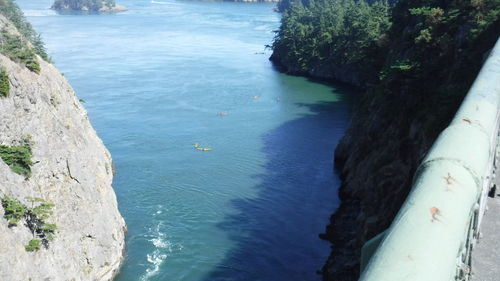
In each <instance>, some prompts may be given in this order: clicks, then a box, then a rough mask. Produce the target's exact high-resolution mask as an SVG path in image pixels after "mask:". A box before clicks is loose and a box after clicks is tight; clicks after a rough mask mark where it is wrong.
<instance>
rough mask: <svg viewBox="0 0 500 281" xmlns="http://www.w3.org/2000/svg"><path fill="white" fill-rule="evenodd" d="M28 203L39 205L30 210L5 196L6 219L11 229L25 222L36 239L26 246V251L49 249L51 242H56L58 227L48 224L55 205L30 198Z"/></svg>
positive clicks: (3, 202) (3, 203) (3, 204)
mask: <svg viewBox="0 0 500 281" xmlns="http://www.w3.org/2000/svg"><path fill="white" fill-rule="evenodd" d="M28 201H30V202H31V203H32V204H33V205H35V204H38V205H37V206H32V208H28V207H27V206H25V205H24V204H22V203H21V202H19V201H18V200H14V199H11V198H10V197H8V196H5V197H3V198H2V207H3V208H4V218H5V219H7V221H8V224H9V227H14V226H17V224H18V223H19V222H20V221H21V220H24V221H25V225H26V226H27V227H28V228H29V230H30V231H31V233H32V234H33V237H34V238H33V239H32V240H31V241H30V242H29V244H28V245H26V251H29V252H32V251H35V250H38V249H40V245H43V246H44V247H45V248H48V247H49V242H50V241H52V240H54V235H55V232H56V230H57V226H56V225H55V224H51V223H47V222H46V220H47V219H49V218H50V216H51V215H52V208H54V206H55V205H54V204H52V203H49V202H47V201H45V200H44V199H42V198H28Z"/></svg>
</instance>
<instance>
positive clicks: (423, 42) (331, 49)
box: [273, 0, 500, 281]
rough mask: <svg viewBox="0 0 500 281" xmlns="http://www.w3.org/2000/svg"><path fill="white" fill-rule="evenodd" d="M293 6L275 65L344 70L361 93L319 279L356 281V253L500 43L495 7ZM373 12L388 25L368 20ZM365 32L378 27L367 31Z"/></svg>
mask: <svg viewBox="0 0 500 281" xmlns="http://www.w3.org/2000/svg"><path fill="white" fill-rule="evenodd" d="M297 1H300V0H296V1H288V2H289V3H288V6H289V8H286V7H285V9H286V10H285V12H284V15H283V18H282V25H281V28H280V30H279V32H278V33H277V37H276V41H275V43H274V46H273V47H274V54H273V60H274V61H277V62H278V63H280V64H282V65H284V67H285V69H286V70H288V71H289V72H295V71H297V70H298V72H299V73H300V74H306V75H312V76H317V75H319V76H321V74H322V73H321V71H322V70H325V69H326V70H328V67H329V66H330V67H331V65H333V64H339V63H340V65H341V66H348V67H347V68H345V70H346V71H353V72H354V73H355V74H356V75H359V76H362V77H363V78H364V81H365V83H364V85H363V86H364V87H365V88H366V89H367V91H366V94H365V95H364V96H363V97H362V99H361V102H360V104H359V105H358V106H357V109H356V110H355V112H354V116H353V119H352V121H351V124H350V128H349V129H348V130H347V132H346V136H345V137H344V138H343V140H342V141H341V142H340V144H339V145H338V147H337V149H336V153H335V156H336V164H337V166H338V167H339V168H340V170H341V176H342V178H343V184H342V186H341V188H340V191H339V192H340V197H341V199H342V204H341V206H340V208H339V210H338V211H337V213H336V214H335V215H334V216H332V218H331V225H330V226H329V227H328V228H327V232H326V234H325V235H322V237H323V238H326V239H328V240H330V241H331V242H333V243H334V244H335V247H334V248H333V251H332V255H331V256H330V258H329V260H328V261H327V264H326V265H325V267H324V268H323V278H324V280H343V281H351V280H357V279H358V274H359V258H360V249H361V246H362V245H363V243H364V242H365V241H367V240H368V239H370V238H372V237H374V236H375V235H377V234H378V233H380V232H381V231H383V230H385V229H386V228H387V227H388V226H389V225H390V223H391V222H392V219H393V218H394V216H395V215H396V213H397V211H398V210H399V208H400V206H401V204H402V203H403V202H404V199H405V197H406V195H407V194H408V192H409V190H410V187H411V179H412V176H413V174H414V172H415V170H416V167H417V165H418V163H419V162H420V161H421V159H422V157H423V156H424V155H425V153H426V151H427V150H428V149H429V147H430V146H431V145H432V143H433V141H434V140H435V138H436V137H437V135H438V134H439V132H441V131H442V130H443V129H444V128H445V126H446V125H447V124H448V123H449V121H450V120H451V118H452V117H453V115H454V113H455V111H456V109H457V108H458V106H459V104H460V103H461V101H462V99H463V97H464V96H465V94H466V93H467V91H468V89H469V88H470V86H471V84H472V82H473V81H474V79H475V77H476V75H477V73H478V71H479V69H480V67H481V65H482V63H483V61H484V58H485V55H486V54H487V52H488V51H489V50H490V49H491V48H492V47H493V45H494V44H495V42H496V40H497V39H498V35H499V34H500V0H471V1H459V0H445V1H438V0H400V1H397V2H395V4H394V5H390V4H388V3H387V2H386V1H381V3H378V4H377V3H372V4H370V5H368V6H369V7H367V4H364V3H363V2H358V3H357V4H355V5H354V7H357V8H356V9H354V10H353V9H351V10H347V9H346V7H349V6H351V7H352V5H353V4H352V3H350V2H352V1H350V0H330V1H326V0H322V1H318V0H311V1H306V0H303V1H300V2H297ZM284 6H286V5H284ZM376 6H378V7H384V8H385V7H388V12H387V15H389V17H388V18H386V14H385V13H380V12H369V11H372V10H373V9H374V7H376ZM332 7H337V9H332ZM338 9H345V11H344V12H342V11H341V10H338ZM375 11H381V9H380V8H379V9H375ZM347 13H354V15H356V16H350V15H348V14H347ZM350 18H351V19H350ZM347 21H351V23H352V24H351V26H348V25H346V24H345V22H347ZM369 24H375V26H376V27H377V28H374V29H373V28H372V30H371V31H370V30H367V31H364V28H367V26H369ZM346 34H347V36H346ZM330 38H331V40H330ZM333 38H335V39H333ZM347 46H349V47H347ZM346 63H347V64H346ZM352 65H353V66H352ZM318 70H320V72H319V73H318ZM325 72H327V71H325ZM325 76H326V77H328V78H330V79H332V80H335V79H337V78H338V77H337V76H336V73H333V72H332V73H327V75H322V77H323V78H325ZM374 202H376V203H374Z"/></svg>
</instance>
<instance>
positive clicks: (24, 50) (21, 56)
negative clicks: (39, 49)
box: [0, 29, 40, 73]
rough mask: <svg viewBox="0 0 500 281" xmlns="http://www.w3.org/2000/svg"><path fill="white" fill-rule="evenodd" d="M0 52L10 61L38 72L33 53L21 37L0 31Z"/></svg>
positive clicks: (38, 66)
mask: <svg viewBox="0 0 500 281" xmlns="http://www.w3.org/2000/svg"><path fill="white" fill-rule="evenodd" d="M0 52H1V53H2V54H4V55H5V56H7V57H9V58H10V59H11V60H13V61H15V62H18V63H22V64H24V65H25V66H26V67H27V68H28V69H29V70H31V71H33V72H36V73H39V72H40V64H39V63H38V61H37V58H36V55H35V52H34V51H33V50H32V49H31V47H30V46H29V45H28V44H27V42H26V41H25V40H24V39H23V37H21V36H18V35H14V34H10V33H9V32H8V31H7V30H5V29H3V30H2V31H0Z"/></svg>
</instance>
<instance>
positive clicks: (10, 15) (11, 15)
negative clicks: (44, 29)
mask: <svg viewBox="0 0 500 281" xmlns="http://www.w3.org/2000/svg"><path fill="white" fill-rule="evenodd" d="M0 14H2V15H4V16H5V17H6V18H7V19H8V20H9V21H10V22H12V24H13V25H14V26H15V27H16V28H17V30H18V31H19V33H21V35H22V37H23V38H24V40H27V41H29V42H30V43H31V45H32V46H33V51H34V52H35V53H36V54H38V55H39V56H40V57H42V58H43V59H44V60H46V61H49V62H50V58H49V56H48V55H47V52H46V50H45V46H44V44H43V41H42V39H41V36H40V34H38V33H37V32H36V31H35V30H34V29H33V27H32V26H31V24H30V23H29V22H27V21H26V18H25V17H24V15H23V12H22V11H21V9H20V8H19V6H17V4H16V3H14V2H13V1H12V0H0Z"/></svg>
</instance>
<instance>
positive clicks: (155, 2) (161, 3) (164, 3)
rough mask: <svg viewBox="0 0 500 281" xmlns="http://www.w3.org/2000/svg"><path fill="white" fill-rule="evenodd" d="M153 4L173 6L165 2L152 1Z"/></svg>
mask: <svg viewBox="0 0 500 281" xmlns="http://www.w3.org/2000/svg"><path fill="white" fill-rule="evenodd" d="M151 4H158V5H170V4H173V2H163V1H154V0H153V1H151Z"/></svg>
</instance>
